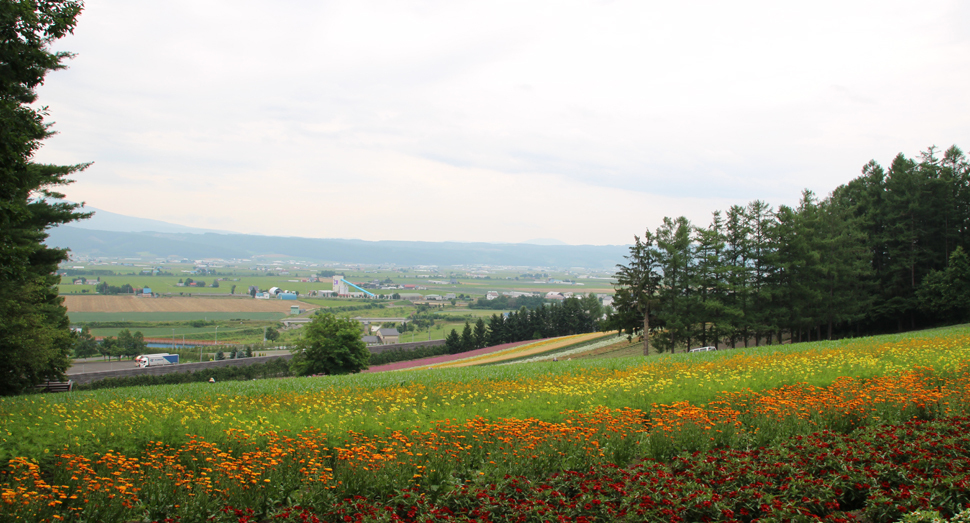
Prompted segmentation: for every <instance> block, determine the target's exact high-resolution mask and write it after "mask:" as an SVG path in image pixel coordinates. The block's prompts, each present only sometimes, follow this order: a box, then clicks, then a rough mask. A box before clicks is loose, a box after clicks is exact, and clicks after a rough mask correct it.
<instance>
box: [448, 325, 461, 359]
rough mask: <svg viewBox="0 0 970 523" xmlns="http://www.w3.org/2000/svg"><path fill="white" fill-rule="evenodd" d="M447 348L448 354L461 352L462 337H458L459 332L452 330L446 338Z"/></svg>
mask: <svg viewBox="0 0 970 523" xmlns="http://www.w3.org/2000/svg"><path fill="white" fill-rule="evenodd" d="M445 347H447V348H448V354H458V353H459V352H461V336H459V335H458V331H456V330H455V329H451V332H450V333H449V334H448V336H447V337H446V338H445Z"/></svg>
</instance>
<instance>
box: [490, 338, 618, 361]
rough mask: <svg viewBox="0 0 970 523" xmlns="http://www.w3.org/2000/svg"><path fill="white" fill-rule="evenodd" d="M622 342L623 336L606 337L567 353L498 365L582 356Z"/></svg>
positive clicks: (544, 355)
mask: <svg viewBox="0 0 970 523" xmlns="http://www.w3.org/2000/svg"><path fill="white" fill-rule="evenodd" d="M619 341H623V336H607V337H605V338H603V339H602V340H600V341H597V342H596V343H591V344H589V345H583V346H582V347H576V348H575V349H569V350H567V351H562V352H556V353H554V354H543V355H540V356H536V357H534V358H529V359H527V360H518V361H510V362H508V363H501V364H500V365H514V364H516V363H532V362H535V361H552V359H553V358H562V357H564V356H565V357H569V356H572V355H574V354H582V353H584V352H589V351H593V350H596V349H599V348H601V347H606V346H607V345H613V344H614V343H616V342H619Z"/></svg>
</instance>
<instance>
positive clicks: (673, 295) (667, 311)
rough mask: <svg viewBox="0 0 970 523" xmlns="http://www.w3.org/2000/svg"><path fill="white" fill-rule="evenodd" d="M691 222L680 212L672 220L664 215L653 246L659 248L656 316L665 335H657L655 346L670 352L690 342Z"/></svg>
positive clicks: (692, 321) (692, 319)
mask: <svg viewBox="0 0 970 523" xmlns="http://www.w3.org/2000/svg"><path fill="white" fill-rule="evenodd" d="M691 230H692V228H691V225H690V222H688V221H687V218H684V217H683V216H681V217H680V218H677V219H676V220H674V219H671V218H664V223H663V225H661V226H660V227H659V228H658V229H657V236H656V237H657V247H658V249H659V252H660V256H661V258H660V270H661V271H662V273H663V278H662V282H663V284H662V286H661V288H660V304H661V306H660V310H659V313H658V317H659V318H660V319H661V320H662V321H663V322H664V326H665V328H666V331H667V332H666V336H665V337H664V338H660V339H658V342H657V345H658V347H657V349H658V350H661V351H662V350H668V351H671V352H673V351H674V350H675V349H676V347H677V345H678V344H680V343H686V344H687V345H688V348H689V345H690V342H691V329H692V328H693V325H694V322H695V317H694V315H695V312H696V311H695V307H694V303H693V291H694V285H693V284H694V282H693V281H692V279H693V269H694V267H693V266H694V259H693V248H692V244H691V237H690V233H691Z"/></svg>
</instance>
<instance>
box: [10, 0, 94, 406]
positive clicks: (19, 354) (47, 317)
mask: <svg viewBox="0 0 970 523" xmlns="http://www.w3.org/2000/svg"><path fill="white" fill-rule="evenodd" d="M80 12H81V4H80V2H73V1H64V2H42V3H37V2H10V1H6V2H0V71H2V72H0V318H3V321H2V322H0V395H9V394H17V393H19V392H22V391H24V390H27V389H29V388H30V387H32V386H33V385H35V384H37V383H40V382H41V381H44V380H47V379H51V380H59V379H63V377H64V371H65V370H67V368H68V367H69V366H70V354H71V349H72V347H73V346H74V342H75V340H74V337H73V336H72V335H71V331H70V324H69V322H68V318H67V314H66V309H65V308H64V307H63V306H62V305H61V299H60V298H59V297H58V296H57V287H56V286H57V283H58V282H59V281H60V279H59V277H58V276H56V275H55V271H56V270H57V266H58V264H59V263H60V262H61V261H64V260H66V259H67V251H66V250H65V249H56V248H51V247H47V246H45V245H44V240H45V239H46V238H47V230H48V229H49V228H51V227H53V226H56V225H60V224H65V223H69V222H72V221H74V220H77V219H80V218H85V217H87V216H88V215H87V214H82V213H80V212H78V209H79V208H80V206H79V205H75V204H69V203H64V202H59V199H60V198H62V197H63V195H62V194H59V193H58V192H56V191H55V190H54V189H55V188H56V187H58V186H61V185H65V184H67V183H70V180H68V179H67V176H68V175H70V174H71V173H74V172H77V171H79V170H81V169H83V168H84V167H85V165H72V166H56V165H43V164H37V163H33V162H32V161H31V160H32V158H33V156H34V153H35V152H36V151H37V149H38V148H39V147H40V146H41V142H42V141H43V140H44V139H45V138H47V137H48V136H50V135H51V134H53V131H52V130H51V129H50V127H49V124H48V123H46V122H45V121H44V117H45V116H46V115H47V108H46V107H43V106H38V105H35V102H36V101H37V92H36V90H37V87H39V86H40V85H41V84H42V83H43V82H44V78H45V76H46V75H47V73H48V72H50V71H54V70H57V69H63V68H64V64H63V62H64V61H65V60H66V59H68V58H70V57H71V55H70V54H69V53H63V52H52V51H51V50H50V47H49V46H50V44H51V43H52V42H53V41H55V40H57V39H59V38H61V37H63V36H65V35H66V34H68V33H70V32H72V31H73V30H74V27H75V24H76V19H77V16H78V15H79V14H80Z"/></svg>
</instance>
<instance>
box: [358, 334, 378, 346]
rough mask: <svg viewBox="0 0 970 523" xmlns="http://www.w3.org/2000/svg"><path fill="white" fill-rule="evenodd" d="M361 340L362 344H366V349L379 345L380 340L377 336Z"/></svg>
mask: <svg viewBox="0 0 970 523" xmlns="http://www.w3.org/2000/svg"><path fill="white" fill-rule="evenodd" d="M361 339H363V340H364V343H366V344H367V346H368V347H370V346H371V345H380V344H381V339H380V338H378V337H377V336H364V337H363V338H361Z"/></svg>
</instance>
